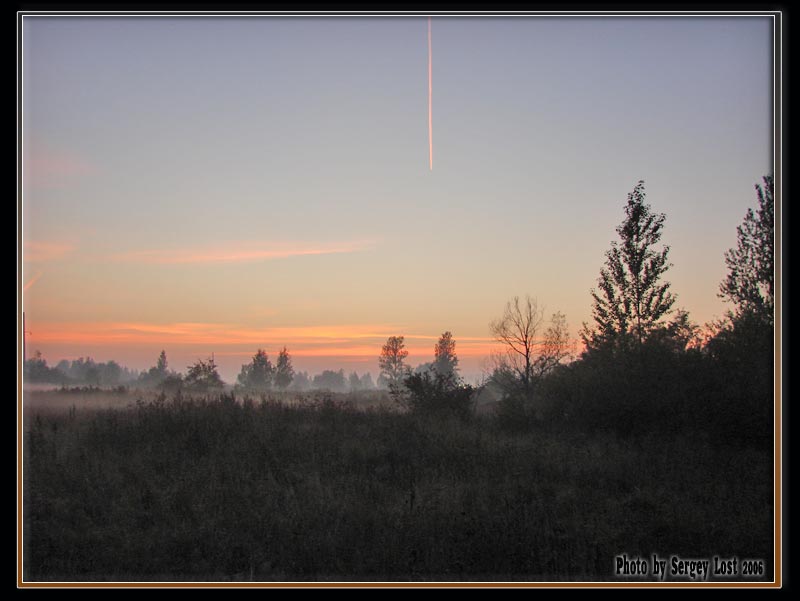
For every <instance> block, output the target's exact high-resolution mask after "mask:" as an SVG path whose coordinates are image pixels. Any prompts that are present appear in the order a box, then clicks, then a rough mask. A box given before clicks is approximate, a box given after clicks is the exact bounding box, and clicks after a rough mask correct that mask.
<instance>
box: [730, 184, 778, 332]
mask: <svg viewBox="0 0 800 601" xmlns="http://www.w3.org/2000/svg"><path fill="white" fill-rule="evenodd" d="M763 181H764V187H763V188H762V187H761V186H760V185H759V184H756V186H755V189H756V195H757V196H758V210H757V212H756V213H753V209H750V208H748V209H747V213H746V214H745V216H744V221H743V222H742V224H741V225H740V226H738V227H737V228H736V234H737V246H736V248H735V249H734V248H732V249H730V250H728V251H727V252H726V253H725V264H726V265H727V266H728V276H727V277H726V278H725V280H724V281H723V282H722V284H720V294H719V296H720V297H721V298H723V299H725V300H727V301H730V302H733V303H734V304H735V305H736V308H737V313H738V314H739V315H742V314H743V313H745V312H749V313H753V314H755V315H757V316H758V317H760V318H761V319H763V320H764V321H765V322H766V323H768V324H770V325H772V324H773V323H774V315H773V310H774V307H775V298H774V273H773V270H774V267H775V258H774V244H775V243H774V236H775V202H774V197H773V189H774V180H773V177H772V175H767V176H764V178H763Z"/></svg>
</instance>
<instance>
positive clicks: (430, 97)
mask: <svg viewBox="0 0 800 601" xmlns="http://www.w3.org/2000/svg"><path fill="white" fill-rule="evenodd" d="M432 73H433V68H432V61H431V18H430V17H428V163H429V165H430V169H431V171H433V110H432V104H433V75H432Z"/></svg>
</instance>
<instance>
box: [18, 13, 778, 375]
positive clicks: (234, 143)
mask: <svg viewBox="0 0 800 601" xmlns="http://www.w3.org/2000/svg"><path fill="white" fill-rule="evenodd" d="M772 26H773V22H772V19H770V18H767V17H711V18H706V17H702V18H701V17H682V18H674V17H647V18H643V17H637V18H616V17H614V18H612V17H607V16H606V17H594V18H590V17H581V18H577V17H569V18H567V17H538V18H537V17H513V18H511V17H508V18H497V17H495V18H475V17H440V18H437V17H434V18H433V19H432V49H433V60H432V64H433V170H432V171H430V170H429V168H428V106H427V102H428V72H427V66H428V55H427V52H428V47H427V19H425V18H421V17H414V18H412V17H395V18H375V17H361V18H344V17H334V18H321V17H315V18H288V17H188V16H186V17H169V18H167V17H113V18H109V17H77V16H63V17H35V16H25V17H24V19H23V55H22V73H23V106H22V108H23V128H24V129H23V153H22V157H23V171H24V177H23V219H24V222H23V237H24V240H23V271H24V273H23V278H22V280H23V284H24V308H25V312H26V319H27V330H28V331H29V332H30V333H29V334H28V337H27V344H28V346H27V349H28V350H27V352H28V354H31V353H32V352H33V350H35V349H39V350H41V351H42V352H43V354H44V356H45V358H46V359H48V361H49V362H50V363H51V364H55V363H56V362H57V361H58V360H59V359H61V358H77V357H79V356H87V355H90V356H92V357H94V358H95V360H97V361H106V360H109V359H115V360H116V361H118V362H120V363H122V364H123V365H127V366H129V367H133V368H137V369H144V368H147V367H149V366H152V365H154V364H155V361H156V358H157V356H158V353H159V352H160V350H161V349H162V348H163V349H165V350H166V351H167V356H168V358H169V359H170V364H171V367H174V368H176V369H178V370H180V371H182V370H184V369H185V367H186V366H187V365H188V364H189V363H191V362H192V361H194V360H195V359H196V358H205V357H207V356H209V355H210V354H211V353H212V352H213V353H214V354H215V358H216V359H217V362H218V364H219V365H220V371H221V373H222V375H223V378H225V379H226V380H227V381H233V380H234V379H235V375H236V373H238V371H239V367H240V366H241V364H243V363H246V362H248V360H249V357H251V356H252V355H253V354H254V353H255V351H256V349H257V348H259V347H262V348H265V349H266V350H267V351H268V352H269V354H270V356H275V355H277V351H278V350H279V348H280V347H282V346H283V345H284V344H285V345H287V346H288V347H289V350H290V352H291V353H292V354H293V356H294V358H295V366H296V368H297V369H306V370H309V371H311V372H312V373H315V372H319V371H321V370H322V369H324V368H334V369H338V368H344V369H345V370H347V371H348V372H349V371H351V370H356V371H358V372H359V373H361V372H363V371H371V372H372V373H373V376H375V375H377V369H378V368H377V355H378V353H379V352H380V346H381V344H382V343H383V342H385V340H386V338H387V337H388V336H390V335H395V334H397V335H405V336H406V342H407V345H408V347H409V349H410V351H411V355H410V357H409V360H410V362H411V363H412V364H417V363H420V362H423V361H429V360H431V359H432V354H433V345H434V343H435V341H436V338H437V337H438V335H439V334H441V332H443V331H445V330H450V331H452V332H453V336H454V338H455V340H456V343H457V346H456V350H457V352H458V353H459V355H460V357H461V364H462V367H463V371H464V372H465V373H466V374H467V375H477V374H479V373H480V371H481V368H482V366H483V364H484V360H485V357H486V356H487V355H488V353H489V350H490V348H491V346H492V345H491V341H490V340H489V328H488V324H489V322H490V321H491V320H492V319H495V318H496V317H498V316H499V315H500V314H501V312H502V309H503V306H504V305H505V303H506V301H507V300H508V299H509V298H511V297H513V296H514V295H519V296H524V295H525V294H531V295H532V296H534V297H536V298H538V300H539V302H540V304H542V305H544V306H545V308H546V310H547V312H548V313H551V312H553V311H556V310H560V311H562V312H563V313H565V314H566V317H567V321H568V323H569V324H570V327H571V330H572V333H573V335H575V334H577V331H578V329H579V327H580V324H581V322H583V321H586V320H589V319H590V312H591V297H590V293H589V291H590V289H591V288H592V287H593V286H595V285H596V281H597V277H598V274H599V270H600V268H601V267H602V265H603V261H604V252H605V251H606V250H607V249H608V248H609V245H610V242H611V241H612V240H614V239H615V238H616V233H615V231H614V228H615V227H616V226H617V225H618V224H619V223H620V221H621V220H622V218H623V214H624V213H623V207H624V205H625V202H626V197H627V194H628V193H629V192H630V191H631V190H632V189H633V187H634V186H635V184H636V182H637V181H638V180H640V179H643V180H645V186H646V192H647V202H648V203H649V204H651V205H652V207H653V209H654V210H655V211H658V212H664V213H666V215H667V219H666V225H665V230H664V237H663V242H664V243H666V244H669V245H670V246H671V249H672V250H671V252H670V259H671V262H672V263H673V264H674V267H672V269H670V271H669V272H668V275H667V279H668V280H669V281H670V282H671V283H672V289H673V291H674V292H675V293H676V294H677V296H678V302H677V305H676V306H679V307H683V308H685V309H687V310H688V311H689V312H690V314H691V316H692V318H693V319H694V320H695V321H696V322H698V323H700V324H703V323H705V322H708V321H709V320H711V319H712V318H714V317H721V316H722V314H723V313H724V311H725V310H726V308H727V307H726V305H725V304H724V303H723V302H722V301H721V300H720V299H718V298H717V292H718V287H719V283H720V281H721V280H722V279H723V277H724V276H725V264H724V259H723V254H724V252H725V250H726V249H728V248H730V247H732V246H735V244H736V226H737V225H738V224H739V223H741V221H742V218H743V216H744V213H745V211H746V209H747V207H749V206H755V204H756V195H755V191H754V189H753V186H754V184H756V183H758V182H760V181H761V177H762V176H763V175H765V174H767V173H769V172H771V170H772V109H771V107H772V77H771V73H772V51H773V42H772Z"/></svg>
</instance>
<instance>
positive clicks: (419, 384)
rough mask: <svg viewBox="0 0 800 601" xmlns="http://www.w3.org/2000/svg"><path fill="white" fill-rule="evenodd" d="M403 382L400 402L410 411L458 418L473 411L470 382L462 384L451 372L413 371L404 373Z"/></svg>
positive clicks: (466, 415)
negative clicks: (401, 400)
mask: <svg viewBox="0 0 800 601" xmlns="http://www.w3.org/2000/svg"><path fill="white" fill-rule="evenodd" d="M403 383H404V384H405V387H406V394H405V395H404V398H403V403H404V404H405V405H406V407H407V408H408V410H409V411H410V412H411V413H414V414H417V415H427V416H430V415H440V416H457V417H459V418H462V419H467V418H469V417H470V416H471V415H472V413H473V409H474V402H473V392H474V391H473V388H472V386H469V385H468V384H462V383H461V382H459V381H458V379H457V378H456V377H455V376H453V375H452V374H448V375H445V374H441V373H434V374H432V373H431V372H429V371H426V372H423V373H415V374H410V375H408V376H406V377H405V379H404V380H403Z"/></svg>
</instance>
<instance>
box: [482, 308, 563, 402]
mask: <svg viewBox="0 0 800 601" xmlns="http://www.w3.org/2000/svg"><path fill="white" fill-rule="evenodd" d="M544 325H545V321H544V309H543V308H540V307H539V304H538V302H537V301H536V299H533V298H531V297H530V296H526V297H525V300H524V301H523V302H520V299H519V297H518V296H515V297H514V298H513V299H512V300H510V301H509V302H507V303H506V307H505V310H504V311H503V316H502V317H501V318H500V319H497V320H495V321H493V322H492V323H491V324H490V325H489V328H490V330H491V333H492V336H494V339H495V340H496V341H497V342H499V343H501V344H502V345H503V347H504V352H503V353H502V354H500V355H499V356H498V357H496V361H495V362H496V364H497V365H496V369H495V372H496V374H497V377H496V378H494V380H495V381H496V382H497V383H498V384H500V385H501V386H502V387H503V388H504V389H505V391H506V393H510V392H515V391H513V390H510V388H517V387H519V388H521V392H522V393H523V395H524V396H525V397H527V398H530V397H531V396H532V393H533V391H534V388H535V386H536V384H537V383H538V382H539V381H540V380H541V378H542V377H544V376H545V375H546V374H547V373H549V372H550V371H551V370H552V369H553V368H554V367H555V366H556V365H558V364H559V363H560V362H561V361H562V360H563V359H565V358H566V357H567V356H568V355H569V353H570V347H571V342H570V339H569V335H568V330H567V322H566V318H565V317H564V315H563V314H562V313H554V314H553V316H552V317H551V319H550V324H549V325H548V326H547V328H546V329H544V331H542V330H543V328H544ZM501 376H502V377H501Z"/></svg>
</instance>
